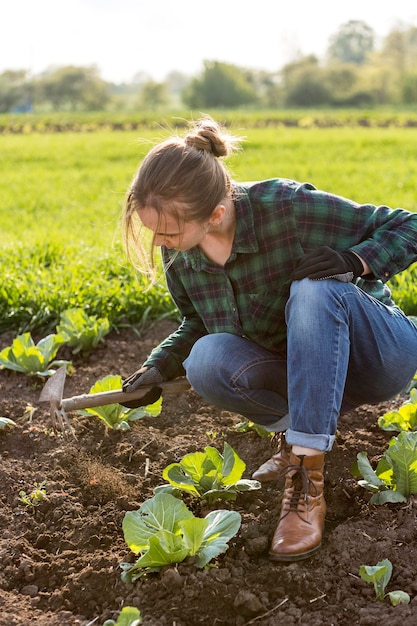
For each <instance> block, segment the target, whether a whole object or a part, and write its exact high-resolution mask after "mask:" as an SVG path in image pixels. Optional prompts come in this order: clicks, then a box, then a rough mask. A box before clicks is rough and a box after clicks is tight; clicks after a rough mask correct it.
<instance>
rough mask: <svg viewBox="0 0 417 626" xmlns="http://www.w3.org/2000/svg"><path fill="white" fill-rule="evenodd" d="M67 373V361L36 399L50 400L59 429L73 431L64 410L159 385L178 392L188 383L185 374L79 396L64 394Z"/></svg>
mask: <svg viewBox="0 0 417 626" xmlns="http://www.w3.org/2000/svg"><path fill="white" fill-rule="evenodd" d="M66 375H67V370H66V365H63V366H62V367H60V368H59V369H58V370H57V371H56V372H55V374H53V375H52V376H51V377H50V378H49V379H48V380H47V382H46V383H45V386H44V388H43V389H42V392H41V395H40V397H39V402H49V404H50V407H51V415H52V418H53V420H54V422H55V423H56V425H57V426H58V428H59V430H62V431H65V426H67V427H69V429H70V430H71V431H72V428H71V426H70V423H69V421H68V418H67V415H66V411H74V410H76V409H89V408H92V407H95V406H105V405H107V404H119V403H122V402H128V401H130V400H138V399H140V398H142V397H143V396H144V395H145V394H146V393H147V392H148V391H150V390H151V389H152V388H153V387H160V388H161V389H162V395H164V393H181V392H182V391H186V390H187V389H190V383H189V382H188V380H187V379H186V378H185V377H182V378H174V379H173V380H168V381H166V382H163V383H158V385H144V386H143V387H139V388H138V389H136V390H135V391H132V392H130V393H125V392H124V391H122V390H121V389H120V390H118V389H117V390H111V391H101V392H100V393H84V394H82V395H80V396H72V397H71V398H63V395H64V386H65V379H66Z"/></svg>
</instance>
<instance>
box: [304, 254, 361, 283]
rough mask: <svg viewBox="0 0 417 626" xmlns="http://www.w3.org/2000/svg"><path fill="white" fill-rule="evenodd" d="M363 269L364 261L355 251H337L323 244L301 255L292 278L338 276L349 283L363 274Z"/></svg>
mask: <svg viewBox="0 0 417 626" xmlns="http://www.w3.org/2000/svg"><path fill="white" fill-rule="evenodd" d="M363 271H364V268H363V264H362V261H361V260H360V259H359V257H357V256H356V254H355V253H354V252H351V251H350V250H346V251H344V252H337V251H336V250H332V248H329V247H328V246H322V247H321V248H317V250H313V251H312V252H309V253H308V254H305V255H304V256H303V257H301V259H300V261H299V263H298V265H297V267H296V268H295V270H294V271H293V273H292V278H293V279H294V280H301V279H303V278H311V279H312V280H323V279H325V278H336V279H337V280H341V281H343V282H346V283H347V282H350V281H351V280H353V279H354V278H357V277H358V276H361V275H362V274H363Z"/></svg>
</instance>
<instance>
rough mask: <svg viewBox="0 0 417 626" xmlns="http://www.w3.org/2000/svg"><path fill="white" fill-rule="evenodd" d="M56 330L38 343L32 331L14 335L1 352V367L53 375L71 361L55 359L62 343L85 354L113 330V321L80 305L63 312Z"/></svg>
mask: <svg viewBox="0 0 417 626" xmlns="http://www.w3.org/2000/svg"><path fill="white" fill-rule="evenodd" d="M56 330H57V332H56V333H52V334H50V335H47V336H46V337H43V338H42V339H41V340H40V341H39V342H38V343H37V344H35V342H34V341H33V339H32V336H31V333H30V332H27V333H23V334H22V335H18V336H17V337H15V339H14V340H13V343H12V345H10V346H8V347H6V348H4V350H2V351H1V352H0V369H10V370H14V371H16V372H21V373H23V374H27V375H28V376H43V377H45V376H51V375H52V374H54V373H55V371H56V370H55V368H56V367H60V366H61V365H69V364H70V363H71V362H70V361H63V360H57V359H55V357H56V355H57V353H58V350H59V348H60V347H61V346H63V345H67V346H69V347H70V348H71V349H72V353H73V354H77V353H78V352H81V353H82V354H83V355H84V356H85V355H87V354H88V353H89V352H90V351H91V350H92V349H93V348H95V347H96V346H97V345H98V343H99V342H100V341H102V340H103V338H104V337H105V336H106V335H107V333H108V332H109V331H110V322H109V320H108V319H106V318H97V317H96V316H94V315H91V316H89V315H87V314H86V313H85V312H84V311H83V310H82V309H80V308H73V309H68V310H66V311H64V312H63V313H62V314H61V319H60V322H59V324H58V326H57V329H56Z"/></svg>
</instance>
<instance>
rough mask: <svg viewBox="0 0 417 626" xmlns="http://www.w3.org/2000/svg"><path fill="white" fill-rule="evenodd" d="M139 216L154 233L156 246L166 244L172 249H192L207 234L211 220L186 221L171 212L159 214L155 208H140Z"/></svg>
mask: <svg viewBox="0 0 417 626" xmlns="http://www.w3.org/2000/svg"><path fill="white" fill-rule="evenodd" d="M138 216H139V219H140V221H141V222H142V224H143V226H144V227H145V228H147V229H149V230H150V231H152V233H153V242H154V245H155V246H165V247H166V248H168V249H170V250H179V251H181V252H184V251H185V250H191V248H194V247H195V246H198V245H199V244H200V243H201V242H202V241H203V239H204V237H205V236H206V235H207V232H208V229H209V226H210V221H207V223H201V222H196V221H192V222H184V221H180V220H178V218H177V217H176V216H175V215H172V214H170V213H163V214H161V215H160V214H159V213H158V212H157V211H156V210H155V209H153V208H145V209H140V210H139V211H138Z"/></svg>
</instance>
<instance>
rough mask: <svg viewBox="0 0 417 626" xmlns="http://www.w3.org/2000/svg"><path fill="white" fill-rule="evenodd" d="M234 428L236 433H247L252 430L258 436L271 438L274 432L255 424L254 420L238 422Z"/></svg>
mask: <svg viewBox="0 0 417 626" xmlns="http://www.w3.org/2000/svg"><path fill="white" fill-rule="evenodd" d="M235 430H237V432H238V433H249V432H251V431H253V432H255V433H256V434H257V435H259V437H266V438H272V437H273V436H274V433H271V432H270V431H269V430H266V428H264V427H263V426H261V425H260V424H255V422H251V421H250V420H244V421H243V422H239V423H238V424H236V426H235Z"/></svg>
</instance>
